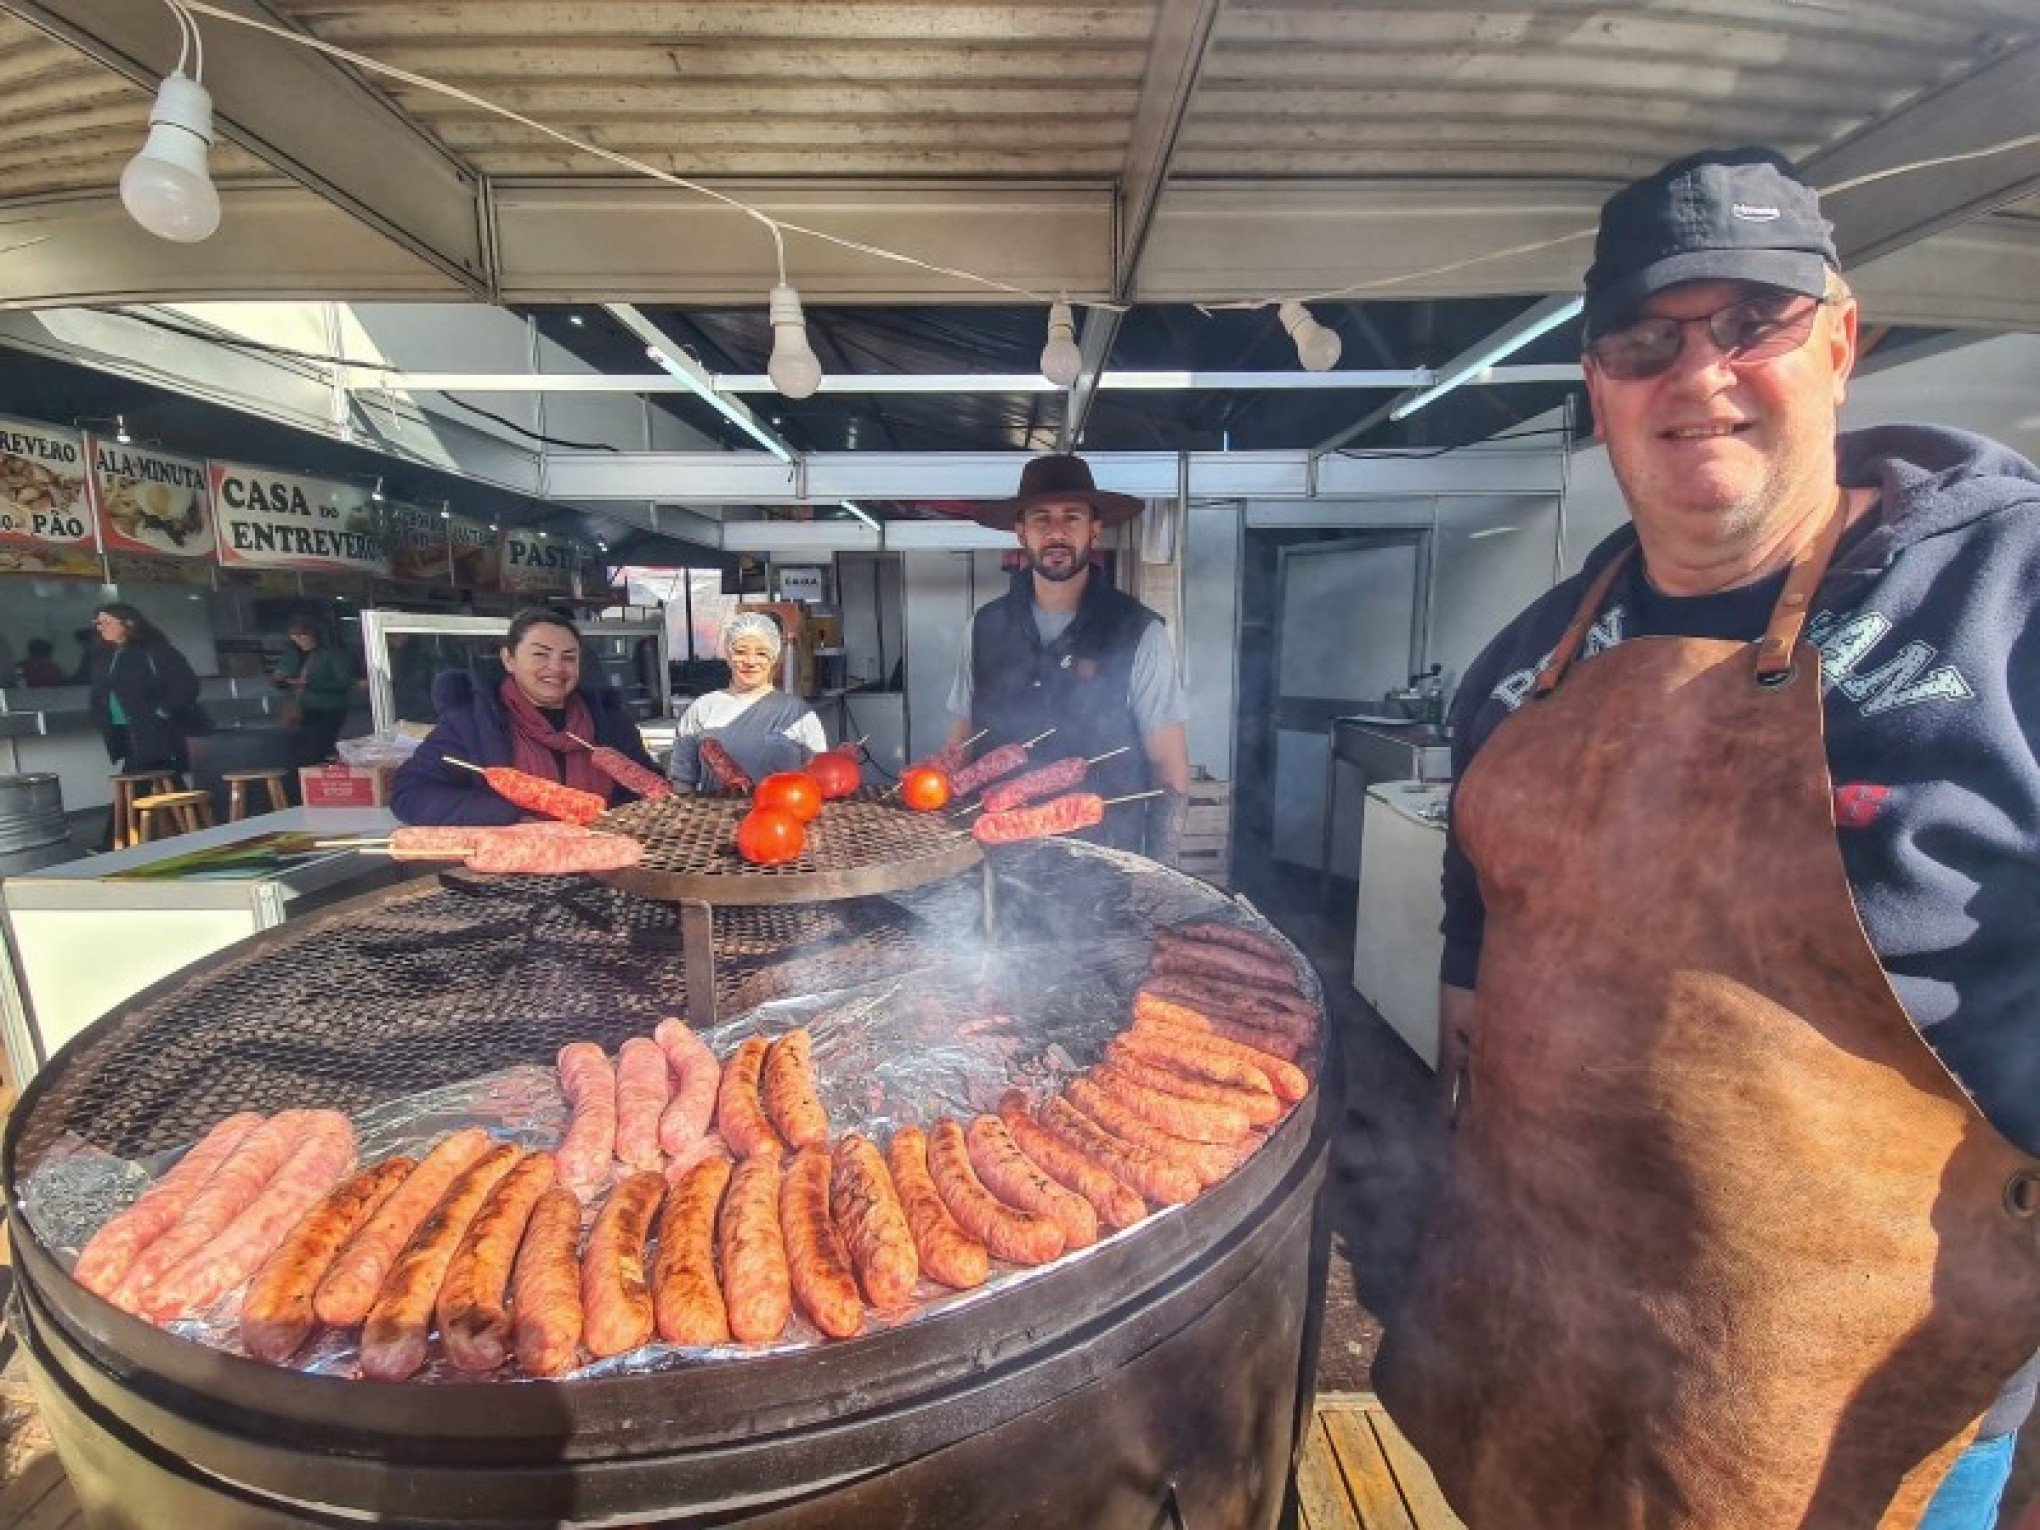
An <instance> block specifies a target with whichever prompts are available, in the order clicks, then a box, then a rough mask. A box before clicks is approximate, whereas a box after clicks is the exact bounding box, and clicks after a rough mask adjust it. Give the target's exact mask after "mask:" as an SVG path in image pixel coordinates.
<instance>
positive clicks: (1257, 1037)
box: [1122, 989, 1302, 1088]
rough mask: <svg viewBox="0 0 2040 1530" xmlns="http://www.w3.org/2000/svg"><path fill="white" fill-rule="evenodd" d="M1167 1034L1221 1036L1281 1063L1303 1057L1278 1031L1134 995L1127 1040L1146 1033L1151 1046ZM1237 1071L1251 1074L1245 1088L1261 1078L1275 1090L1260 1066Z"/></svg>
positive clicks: (1244, 1081)
mask: <svg viewBox="0 0 2040 1530" xmlns="http://www.w3.org/2000/svg"><path fill="white" fill-rule="evenodd" d="M1165 1031H1187V1032H1190V1033H1191V1034H1193V1035H1197V1036H1216V1037H1221V1038H1223V1039H1225V1040H1227V1041H1233V1042H1237V1043H1239V1044H1240V1045H1242V1046H1245V1047H1249V1048H1251V1049H1252V1050H1254V1051H1256V1052H1259V1053H1263V1054H1265V1055H1266V1056H1268V1057H1272V1058H1274V1059H1276V1060H1277V1061H1279V1062H1287V1063H1293V1062H1295V1061H1296V1059H1297V1057H1298V1056H1299V1055H1301V1050H1302V1049H1301V1048H1299V1047H1298V1046H1297V1044H1296V1043H1295V1042H1294V1041H1291V1040H1290V1039H1289V1038H1287V1037H1286V1036H1283V1035H1281V1034H1279V1033H1277V1032H1275V1031H1264V1030H1261V1029H1260V1028H1259V1027H1257V1026H1251V1025H1240V1024H1236V1023H1235V1022H1233V1021H1230V1020H1221V1019H1219V1018H1217V1017H1216V1016H1214V1015H1211V1014H1208V1013H1206V1012H1205V1011H1203V1010H1200V1009H1196V1008H1193V1007H1192V1006H1190V1005H1188V1004H1181V1003H1178V1002H1177V1001H1175V1000H1173V999H1163V998H1160V997H1158V996H1157V995H1155V994H1151V993H1149V992H1147V991H1146V990H1145V989H1143V990H1141V991H1140V992H1139V993H1137V994H1135V995H1134V996H1133V1028H1132V1030H1129V1031H1125V1032H1122V1034H1123V1035H1125V1036H1127V1037H1132V1036H1135V1035H1143V1034H1144V1035H1145V1036H1146V1037H1147V1040H1148V1042H1149V1043H1150V1045H1154V1044H1156V1043H1155V1040H1154V1038H1155V1034H1156V1033H1158V1032H1165ZM1236 1071H1243V1072H1244V1074H1245V1075H1247V1076H1245V1077H1243V1078H1242V1079H1241V1080H1239V1082H1240V1084H1241V1087H1243V1088H1252V1087H1253V1080H1254V1079H1256V1078H1258V1079H1260V1080H1261V1081H1262V1082H1263V1083H1269V1084H1270V1087H1271V1088H1272V1087H1273V1085H1272V1083H1271V1082H1270V1080H1269V1078H1268V1074H1267V1073H1266V1072H1265V1071H1264V1070H1262V1069H1260V1068H1258V1067H1254V1066H1252V1065H1250V1064H1248V1063H1245V1062H1242V1063H1240V1064H1238V1065H1237V1069H1236ZM1198 1076H1199V1077H1201V1078H1204V1077H1212V1076H1213V1075H1211V1074H1209V1073H1204V1072H1201V1071H1200V1073H1199V1075H1198ZM1219 1082H1222V1083H1230V1082H1233V1080H1231V1079H1222V1080H1219Z"/></svg>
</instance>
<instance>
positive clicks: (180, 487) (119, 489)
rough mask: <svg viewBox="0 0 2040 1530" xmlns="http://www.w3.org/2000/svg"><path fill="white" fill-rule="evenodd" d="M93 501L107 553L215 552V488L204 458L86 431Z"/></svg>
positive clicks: (199, 554) (165, 555)
mask: <svg viewBox="0 0 2040 1530" xmlns="http://www.w3.org/2000/svg"><path fill="white" fill-rule="evenodd" d="M85 443H86V449H87V452H88V454H89V455H90V458H91V461H92V477H91V485H92V507H93V511H94V513H95V514H96V515H97V517H98V520H99V536H100V545H101V546H103V547H104V548H105V549H106V551H107V552H109V553H152V554H154V555H156V556H157V557H162V558H210V557H211V556H212V555H213V526H212V494H211V492H210V489H209V486H208V485H207V482H206V471H205V464H204V463H203V462H201V461H199V460H198V459H197V458H196V457H175V456H172V455H171V454H169V453H168V452H159V451H153V450H150V449H147V448H144V447H140V446H122V445H121V444H120V443H119V442H118V441H109V440H108V439H107V438H106V437H104V436H87V437H86V438H85Z"/></svg>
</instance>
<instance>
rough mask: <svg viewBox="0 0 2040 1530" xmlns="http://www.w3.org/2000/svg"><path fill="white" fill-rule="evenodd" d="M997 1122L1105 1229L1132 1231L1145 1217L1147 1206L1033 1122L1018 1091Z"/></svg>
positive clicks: (1001, 1103)
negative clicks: (1084, 1203) (1088, 1206)
mask: <svg viewBox="0 0 2040 1530" xmlns="http://www.w3.org/2000/svg"><path fill="white" fill-rule="evenodd" d="M999 1119H1000V1120H1001V1121H1003V1122H1004V1123H1005V1125H1006V1130H1007V1131H1008V1132H1009V1133H1011V1134H1012V1138H1013V1142H1014V1144H1015V1145H1016V1146H1017V1147H1018V1148H1019V1149H1020V1151H1021V1152H1023V1153H1025V1154H1026V1155H1027V1157H1028V1159H1029V1160H1030V1161H1031V1162H1033V1163H1034V1164H1035V1165H1037V1166H1038V1167H1039V1168H1040V1169H1041V1171H1042V1172H1043V1173H1044V1174H1046V1175H1047V1176H1048V1177H1049V1178H1050V1179H1052V1180H1054V1181H1055V1182H1056V1183H1057V1184H1059V1185H1062V1186H1064V1187H1065V1188H1067V1189H1070V1190H1074V1191H1076V1192H1077V1194H1079V1195H1081V1196H1082V1197H1083V1198H1084V1199H1085V1200H1087V1201H1089V1202H1090V1203H1091V1208H1092V1210H1094V1211H1096V1212H1097V1213H1098V1219H1099V1221H1101V1222H1103V1223H1104V1224H1105V1225H1106V1226H1108V1227H1131V1226H1133V1224H1134V1223H1136V1222H1138V1221H1139V1220H1140V1219H1141V1218H1142V1217H1144V1216H1146V1215H1147V1203H1146V1202H1145V1201H1143V1200H1142V1199H1141V1198H1140V1197H1139V1196H1138V1195H1136V1194H1135V1193H1134V1192H1133V1191H1132V1190H1130V1189H1129V1188H1127V1186H1126V1185H1124V1184H1122V1183H1121V1182H1120V1181H1119V1180H1118V1179H1116V1178H1114V1177H1113V1174H1112V1171H1111V1170H1110V1169H1107V1168H1106V1167H1104V1165H1102V1164H1100V1163H1098V1162H1097V1161H1096V1160H1095V1159H1093V1158H1091V1157H1089V1156H1088V1155H1086V1154H1085V1153H1083V1152H1080V1151H1079V1150H1078V1149H1076V1148H1074V1147H1072V1146H1071V1145H1070V1144H1069V1143H1067V1142H1065V1141H1063V1139H1062V1138H1060V1137H1058V1136H1057V1135H1056V1134H1055V1133H1054V1132H1052V1131H1050V1130H1049V1129H1048V1128H1047V1127H1045V1126H1043V1125H1042V1124H1041V1123H1040V1122H1039V1121H1037V1120H1035V1119H1034V1117H1033V1116H1032V1115H1030V1114H1029V1113H1028V1110H1027V1100H1026V1097H1025V1096H1024V1095H1022V1094H1020V1093H1019V1092H1018V1091H1017V1090H1016V1091H1014V1092H1013V1093H1011V1094H1008V1095H1007V1096H1006V1097H1005V1098H1004V1099H1002V1100H1000V1101H999Z"/></svg>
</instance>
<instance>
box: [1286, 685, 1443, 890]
mask: <svg viewBox="0 0 2040 1530" xmlns="http://www.w3.org/2000/svg"><path fill="white" fill-rule="evenodd" d="M1342 766H1343V767H1345V771H1344V772H1342V771H1341V767H1342ZM1345 774H1357V775H1358V776H1359V780H1358V782H1357V783H1356V785H1357V789H1358V790H1360V791H1362V792H1365V791H1366V790H1367V789H1368V788H1369V787H1371V786H1373V785H1375V784H1376V783H1377V782H1382V781H1422V782H1439V781H1449V780H1451V779H1452V745H1451V741H1450V736H1449V735H1448V734H1447V732H1446V730H1445V729H1443V728H1440V727H1437V726H1436V725H1434V724H1432V723H1423V722H1397V721H1394V720H1391V719H1389V718H1375V717H1364V716H1362V717H1336V718H1333V719H1332V747H1331V752H1330V753H1329V754H1328V755H1327V756H1326V758H1325V827H1324V844H1323V847H1322V850H1323V853H1322V856H1321V858H1320V860H1319V863H1318V864H1319V865H1321V866H1323V867H1324V868H1325V871H1324V873H1323V874H1322V875H1321V877H1320V879H1319V882H1318V895H1319V901H1320V902H1324V901H1328V900H1329V898H1330V896H1331V885H1332V879H1331V865H1332V825H1333V823H1334V822H1344V821H1345V820H1343V819H1341V818H1340V816H1339V806H1340V797H1339V789H1340V787H1341V786H1342V785H1343V784H1344V782H1343V779H1342V777H1343V776H1344V775H1345ZM1360 822H1361V833H1362V835H1363V836H1364V835H1365V833H1366V818H1365V815H1364V814H1363V815H1361V818H1360Z"/></svg>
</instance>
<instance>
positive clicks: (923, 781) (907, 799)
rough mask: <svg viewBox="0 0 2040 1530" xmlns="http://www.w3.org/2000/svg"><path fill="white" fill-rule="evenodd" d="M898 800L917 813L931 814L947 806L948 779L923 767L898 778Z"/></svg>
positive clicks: (935, 771)
mask: <svg viewBox="0 0 2040 1530" xmlns="http://www.w3.org/2000/svg"><path fill="white" fill-rule="evenodd" d="M900 800H901V801H902V802H904V803H906V805H907V806H908V807H910V808H912V809H913V810H914V811H915V812H917V813H932V812H934V811H936V809H938V808H944V807H947V806H948V805H949V777H947V776H945V775H944V774H942V772H941V771H939V770H930V769H928V768H927V767H926V766H923V767H922V768H921V769H919V770H910V771H908V772H907V773H906V774H905V775H903V776H901V777H900Z"/></svg>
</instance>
